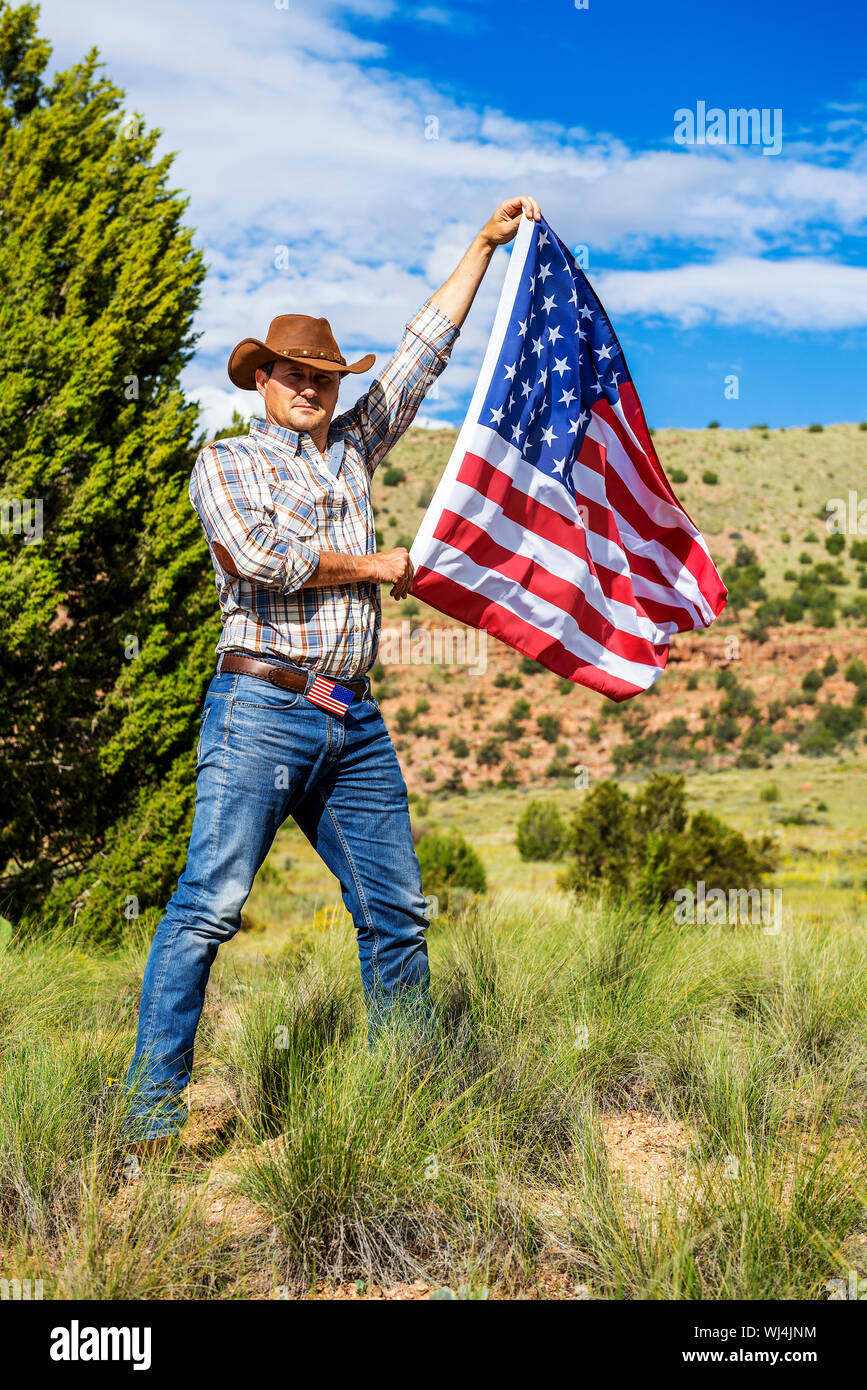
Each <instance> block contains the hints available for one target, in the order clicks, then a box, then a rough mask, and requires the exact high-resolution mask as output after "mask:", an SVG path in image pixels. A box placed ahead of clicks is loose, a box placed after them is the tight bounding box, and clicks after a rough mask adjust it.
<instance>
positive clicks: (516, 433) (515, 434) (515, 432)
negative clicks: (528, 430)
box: [512, 425, 524, 444]
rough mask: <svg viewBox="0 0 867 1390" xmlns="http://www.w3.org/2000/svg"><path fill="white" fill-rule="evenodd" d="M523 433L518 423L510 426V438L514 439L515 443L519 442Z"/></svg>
mask: <svg viewBox="0 0 867 1390" xmlns="http://www.w3.org/2000/svg"><path fill="white" fill-rule="evenodd" d="M523 433H524V431H523V430H522V429H521V426H520V425H513V426H512V438H513V439H514V441H515V443H516V444H520V442H521V435H522V434H523Z"/></svg>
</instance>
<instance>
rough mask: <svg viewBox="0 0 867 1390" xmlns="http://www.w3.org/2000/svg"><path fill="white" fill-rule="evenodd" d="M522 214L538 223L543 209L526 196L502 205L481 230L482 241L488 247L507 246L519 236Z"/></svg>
mask: <svg viewBox="0 0 867 1390" xmlns="http://www.w3.org/2000/svg"><path fill="white" fill-rule="evenodd" d="M522 213H523V215H524V216H525V217H528V218H532V220H533V221H534V222H538V221H539V219H540V218H541V216H542V209H541V208H540V207H539V204H538V203H537V202H536V199H535V198H529V197H527V196H526V194H521V196H520V197H518V198H509V199H507V201H506V202H505V203H500V206H499V207H498V208H497V211H496V212H495V213H494V215H493V217H492V218H491V220H490V221H489V222H488V223H486V225H485V226H484V227H483V228H482V230H481V233H480V235H481V237H482V240H483V241H485V242H487V244H488V246H506V245H507V244H508V242H510V241H513V240H514V238H515V237H516V236H517V233H518V228H519V227H520V225H521V214H522Z"/></svg>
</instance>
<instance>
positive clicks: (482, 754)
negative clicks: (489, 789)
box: [476, 738, 503, 767]
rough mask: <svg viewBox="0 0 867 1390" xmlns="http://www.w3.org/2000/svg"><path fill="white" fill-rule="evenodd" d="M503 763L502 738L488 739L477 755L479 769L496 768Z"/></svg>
mask: <svg viewBox="0 0 867 1390" xmlns="http://www.w3.org/2000/svg"><path fill="white" fill-rule="evenodd" d="M502 761H503V740H502V739H501V738H488V739H485V742H484V743H483V744H482V745H481V746H480V748H479V751H478V752H477V753H476V762H477V763H478V765H479V767H494V766H495V765H496V764H497V763H501V762H502Z"/></svg>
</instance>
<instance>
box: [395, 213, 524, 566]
mask: <svg viewBox="0 0 867 1390" xmlns="http://www.w3.org/2000/svg"><path fill="white" fill-rule="evenodd" d="M540 227H541V223H538V222H536V220H535V219H534V218H532V217H525V216H524V215H523V213H522V215H521V225H520V227H519V228H518V231H517V234H516V236H515V240H514V243H513V245H512V254H511V255H510V257H509V268H508V270H507V271H506V278H505V280H504V281H503V288H502V290H501V291H500V302H499V304H498V305H497V312H496V315H495V317H494V325H493V328H492V329H491V336H490V338H489V339H488V346H487V348H486V350H485V357H484V361H483V362H482V369H481V371H480V372H479V379H478V381H477V382H476V389H475V391H474V392H473V398H472V400H471V401H470V404H469V409H468V410H467V413H466V415H465V417H464V422H463V424H462V425H461V428H460V433H459V434H458V437H457V439H456V441H455V446H454V448H453V449H452V452H451V455H450V457H449V461H448V463H447V464H446V467H445V472H444V473H443V475H442V477H441V478H440V480H439V483H438V484H437V489H436V492H435V493H434V495H433V497H432V498H431V501H430V505H429V507H428V509H427V511H426V512H425V514H424V516H423V517H422V519H421V524H420V526H419V528H418V531H417V532H416V536H415V540H414V541H413V543H412V545H411V547H410V552H409V558H410V559H411V560H412V563H413V565H414V566H415V568H416V569H418V568H419V566H420V565H423V564H424V555H425V552H426V551H429V550H430V546H431V542H432V540H433V533H434V528H435V527H436V523H437V521H438V520H439V517H440V515H441V513H442V511H443V508H444V506H445V502H446V498H447V496H448V494H449V491H450V489H451V486H452V484H453V482H454V480H455V478H456V477H457V474H458V470H459V468H460V466H461V463H462V462H463V459H464V454H465V453H466V452H467V446H466V436H467V434H468V432H469V430H470V429H472V427H473V426H475V425H476V424H478V419H479V412H480V411H481V409H482V406H483V405H484V403H485V398H486V397H487V394H488V391H489V389H490V385H491V378H492V377H493V375H494V371H495V369H496V366H497V362H498V361H499V358H500V351H501V349H502V346H503V339H504V338H505V336H506V329H507V328H508V326H509V322H510V320H511V317H512V309H513V307H514V303H515V299H516V297H517V294H518V286H519V285H520V283H521V276H522V274H523V272H524V265H525V263H526V260H527V255H528V252H529V250H530V246H531V245H532V241H533V235H534V233H536V232H537V231H538V230H539V228H540Z"/></svg>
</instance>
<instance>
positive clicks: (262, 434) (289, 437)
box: [250, 415, 298, 454]
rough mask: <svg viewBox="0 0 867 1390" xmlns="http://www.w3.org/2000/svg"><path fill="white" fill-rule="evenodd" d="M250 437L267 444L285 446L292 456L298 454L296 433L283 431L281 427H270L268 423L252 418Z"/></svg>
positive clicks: (257, 417) (258, 418)
mask: <svg viewBox="0 0 867 1390" xmlns="http://www.w3.org/2000/svg"><path fill="white" fill-rule="evenodd" d="M250 436H251V438H253V439H262V440H265V441H266V442H267V443H269V444H285V445H286V446H287V447H288V448H289V449H291V450H292V453H293V454H297V452H298V432H297V431H296V430H287V429H284V428H283V426H282V425H272V424H271V423H270V421H268V420H263V419H262V418H261V417H260V416H258V415H257V416H254V418H253V419H252V420H251V421H250Z"/></svg>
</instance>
